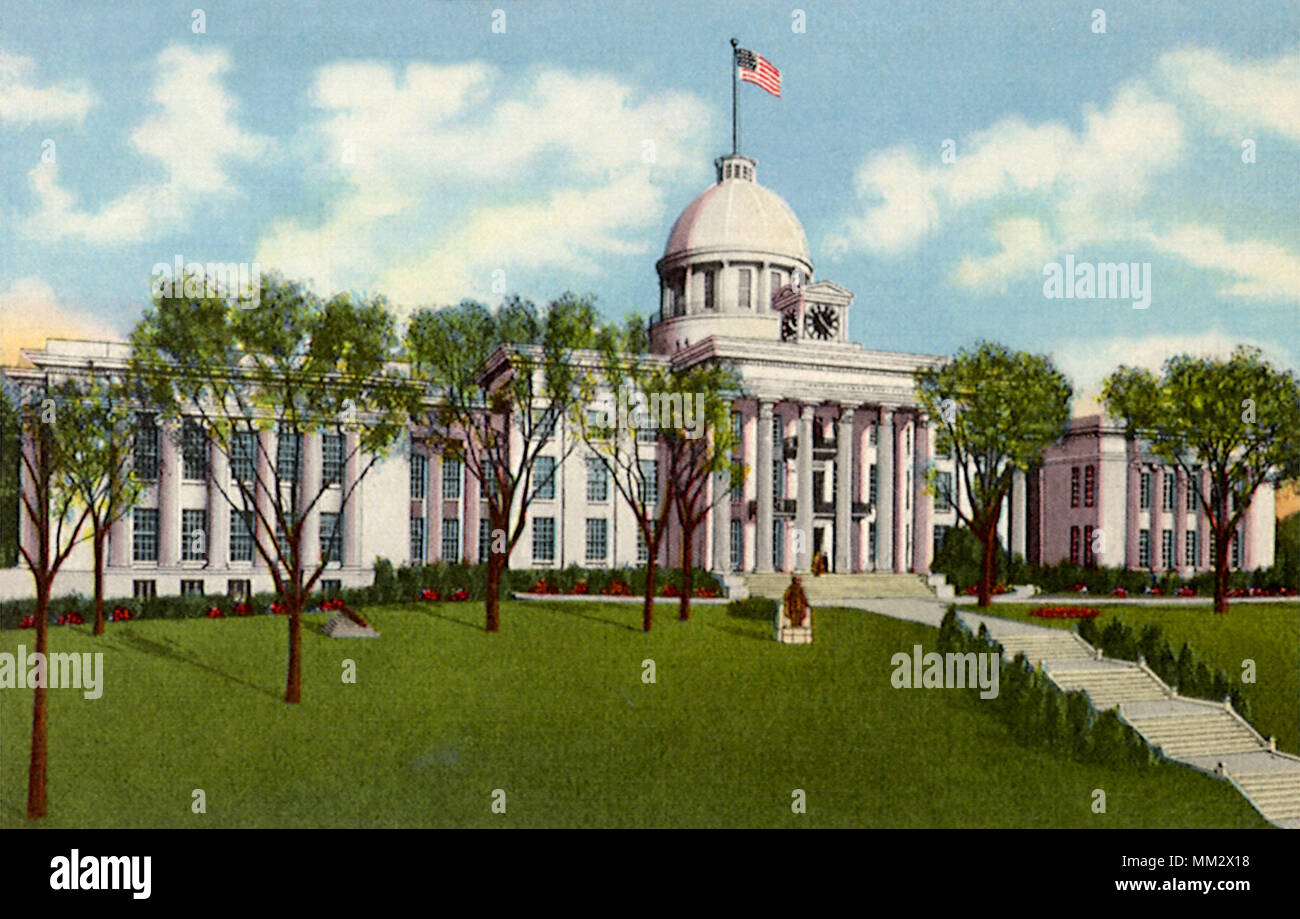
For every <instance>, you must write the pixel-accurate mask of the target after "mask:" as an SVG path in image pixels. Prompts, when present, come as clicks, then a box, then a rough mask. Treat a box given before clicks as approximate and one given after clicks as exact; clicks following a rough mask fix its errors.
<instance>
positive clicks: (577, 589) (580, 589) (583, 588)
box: [573, 581, 590, 594]
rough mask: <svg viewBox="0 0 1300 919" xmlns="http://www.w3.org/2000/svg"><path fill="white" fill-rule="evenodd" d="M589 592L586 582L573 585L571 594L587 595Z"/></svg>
mask: <svg viewBox="0 0 1300 919" xmlns="http://www.w3.org/2000/svg"><path fill="white" fill-rule="evenodd" d="M589 590H590V588H589V587H588V586H587V582H586V581H579V582H578V583H577V584H574V585H573V592H574V593H575V594H585V593H587V592H588V591H589Z"/></svg>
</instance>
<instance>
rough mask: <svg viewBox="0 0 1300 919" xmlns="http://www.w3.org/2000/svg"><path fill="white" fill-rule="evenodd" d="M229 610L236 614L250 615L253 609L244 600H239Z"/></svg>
mask: <svg viewBox="0 0 1300 919" xmlns="http://www.w3.org/2000/svg"><path fill="white" fill-rule="evenodd" d="M231 612H233V613H234V614H235V615H236V616H251V615H253V609H252V607H250V606H249V605H248V604H247V603H244V602H242V601H241V602H239V603H236V604H235V606H234V608H233V609H232V610H231Z"/></svg>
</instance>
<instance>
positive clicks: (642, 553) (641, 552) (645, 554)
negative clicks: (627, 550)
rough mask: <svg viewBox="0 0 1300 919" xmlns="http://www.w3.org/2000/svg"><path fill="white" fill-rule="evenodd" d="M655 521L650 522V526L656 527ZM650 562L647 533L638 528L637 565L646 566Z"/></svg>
mask: <svg viewBox="0 0 1300 919" xmlns="http://www.w3.org/2000/svg"><path fill="white" fill-rule="evenodd" d="M654 525H655V521H653V520H651V521H650V526H651V527H654ZM649 561H650V547H649V546H647V545H646V541H645V533H643V532H641V527H640V526H638V527H637V528H636V563H637V564H638V565H644V564H646V563H647V562H649Z"/></svg>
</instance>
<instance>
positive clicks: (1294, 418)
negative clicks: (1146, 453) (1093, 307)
mask: <svg viewBox="0 0 1300 919" xmlns="http://www.w3.org/2000/svg"><path fill="white" fill-rule="evenodd" d="M1102 399H1103V400H1104V401H1105V403H1106V407H1107V411H1108V412H1109V413H1110V414H1111V415H1113V416H1114V417H1117V418H1121V419H1123V421H1124V423H1125V425H1126V426H1127V428H1128V432H1129V435H1130V436H1132V437H1137V438H1141V439H1142V440H1145V441H1146V442H1147V443H1148V444H1149V445H1150V450H1151V452H1152V453H1153V454H1155V455H1156V456H1158V457H1159V458H1160V459H1162V460H1164V461H1165V462H1166V463H1168V464H1170V465H1174V466H1177V467H1178V468H1179V469H1181V470H1183V472H1184V473H1185V474H1186V476H1187V480H1188V482H1197V481H1198V480H1199V478H1200V470H1201V469H1202V468H1203V469H1204V470H1205V471H1206V472H1208V474H1209V480H1210V487H1209V490H1208V493H1206V490H1205V489H1203V488H1199V487H1198V488H1195V489H1194V491H1195V494H1196V497H1197V501H1198V502H1199V504H1200V506H1201V508H1202V509H1203V510H1204V511H1205V514H1206V517H1207V518H1208V520H1209V527H1210V532H1211V533H1212V534H1213V536H1214V609H1215V612H1219V613H1226V612H1227V611H1228V550H1229V547H1230V545H1231V542H1232V540H1233V539H1234V538H1235V534H1236V532H1237V524H1238V523H1239V522H1240V521H1241V518H1242V516H1243V515H1245V513H1246V511H1247V510H1248V509H1249V508H1250V504H1251V501H1252V500H1253V499H1254V496H1255V492H1256V491H1257V490H1258V489H1259V487H1260V486H1261V485H1263V484H1264V483H1265V482H1272V483H1275V484H1280V483H1281V482H1283V481H1294V480H1295V479H1296V478H1297V477H1298V476H1300V383H1298V382H1297V379H1296V376H1295V374H1294V373H1292V372H1290V371H1281V370H1277V369H1275V368H1274V367H1273V366H1272V365H1270V364H1269V363H1268V362H1267V361H1265V360H1264V359H1263V358H1262V357H1261V356H1260V352H1259V350H1258V349H1257V348H1247V347H1239V348H1237V349H1236V350H1235V351H1234V352H1233V354H1232V356H1231V357H1229V358H1227V359H1226V360H1224V359H1215V358H1206V357H1194V356H1191V355H1187V354H1180V355H1176V356H1174V357H1171V358H1169V359H1168V360H1167V361H1165V364H1164V369H1163V374H1162V376H1160V377H1159V378H1157V377H1156V376H1155V375H1154V374H1152V373H1151V372H1150V371H1148V370H1143V369H1140V368H1134V367H1127V366H1125V367H1120V368H1119V369H1118V370H1116V371H1115V372H1114V373H1112V374H1111V375H1110V376H1109V377H1107V378H1106V381H1105V383H1104V384H1103V387H1102Z"/></svg>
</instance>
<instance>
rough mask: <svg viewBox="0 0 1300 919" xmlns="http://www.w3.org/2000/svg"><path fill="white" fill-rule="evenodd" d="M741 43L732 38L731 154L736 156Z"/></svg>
mask: <svg viewBox="0 0 1300 919" xmlns="http://www.w3.org/2000/svg"><path fill="white" fill-rule="evenodd" d="M738 47H739V43H738V42H737V41H736V40H735V39H734V38H733V39H732V40H731V154H732V156H735V155H736V154H737V153H739V152H740V147H739V145H738V144H737V142H736V48H738Z"/></svg>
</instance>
